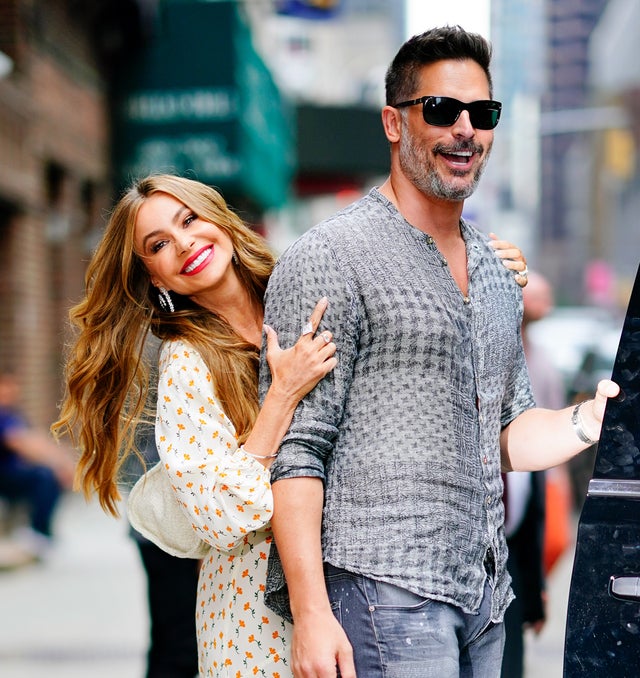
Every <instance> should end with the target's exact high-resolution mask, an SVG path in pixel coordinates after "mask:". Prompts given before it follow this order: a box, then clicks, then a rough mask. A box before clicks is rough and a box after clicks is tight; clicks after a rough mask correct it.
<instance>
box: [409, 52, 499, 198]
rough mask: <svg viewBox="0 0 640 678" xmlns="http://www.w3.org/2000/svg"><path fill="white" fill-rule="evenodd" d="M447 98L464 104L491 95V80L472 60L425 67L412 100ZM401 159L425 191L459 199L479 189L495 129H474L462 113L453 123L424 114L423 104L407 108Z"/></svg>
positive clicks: (467, 114)
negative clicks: (428, 119) (432, 120)
mask: <svg viewBox="0 0 640 678" xmlns="http://www.w3.org/2000/svg"><path fill="white" fill-rule="evenodd" d="M422 96H446V97H452V98H454V99H458V100H459V101H463V102H465V103H468V102H471V101H477V100H480V99H490V98H491V97H490V95H489V83H488V82H487V77H486V75H485V73H484V71H483V70H482V68H481V67H480V66H479V65H478V64H477V63H476V62H475V61H473V60H471V59H465V60H462V61H455V60H446V61H438V62H436V63H434V64H430V65H428V66H424V67H423V69H422V76H421V79H420V86H419V88H418V90H417V91H416V92H415V93H414V95H413V97H412V98H418V97H422ZM403 115H404V116H405V119H404V122H403V123H402V135H401V138H400V147H399V160H400V167H401V169H402V171H403V173H404V174H405V176H406V177H407V178H408V179H409V180H410V181H411V182H412V183H413V184H414V185H415V186H416V188H418V190H420V191H421V192H422V193H423V194H424V195H426V196H430V197H434V198H437V199H440V200H449V201H459V200H464V199H466V198H468V197H469V196H470V195H471V194H472V193H473V192H474V191H475V189H476V186H477V185H478V181H479V180H480V176H481V175H482V171H483V170H484V167H485V165H486V163H487V160H488V158H489V153H490V151H491V146H492V144H493V130H482V129H476V128H474V127H473V125H472V124H471V121H470V119H469V112H468V111H462V112H461V113H460V116H459V117H458V119H457V120H456V121H455V122H454V123H453V124H452V125H451V126H449V127H435V126H433V125H429V124H427V123H426V122H425V121H424V120H423V118H422V106H421V105H417V106H410V107H408V108H407V109H405V113H403Z"/></svg>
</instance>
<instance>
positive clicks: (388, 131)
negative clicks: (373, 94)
mask: <svg viewBox="0 0 640 678" xmlns="http://www.w3.org/2000/svg"><path fill="white" fill-rule="evenodd" d="M400 116H401V113H400V111H399V110H398V109H397V108H394V107H393V106H385V107H384V108H383V109H382V127H383V128H384V133H385V135H386V137H387V139H388V140H389V141H390V142H391V143H395V142H398V141H400V127H401V120H400Z"/></svg>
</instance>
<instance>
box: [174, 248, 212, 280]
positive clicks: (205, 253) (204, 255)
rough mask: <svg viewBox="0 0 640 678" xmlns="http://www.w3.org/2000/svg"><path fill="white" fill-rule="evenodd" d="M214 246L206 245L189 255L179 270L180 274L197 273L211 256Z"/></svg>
mask: <svg viewBox="0 0 640 678" xmlns="http://www.w3.org/2000/svg"><path fill="white" fill-rule="evenodd" d="M213 253H214V246H213V245H207V246H206V247H203V248H202V249H201V250H200V251H199V252H196V254H194V255H193V256H191V257H189V259H187V261H186V262H185V265H184V266H183V267H182V270H181V271H180V273H181V275H195V274H196V273H199V272H200V271H201V270H202V269H203V268H204V267H205V266H206V265H207V264H208V263H209V262H210V261H211V259H212V258H213Z"/></svg>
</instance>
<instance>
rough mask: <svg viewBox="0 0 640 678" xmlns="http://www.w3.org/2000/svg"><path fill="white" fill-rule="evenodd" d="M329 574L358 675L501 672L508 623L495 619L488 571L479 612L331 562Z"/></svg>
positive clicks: (439, 677)
mask: <svg viewBox="0 0 640 678" xmlns="http://www.w3.org/2000/svg"><path fill="white" fill-rule="evenodd" d="M325 579H326V583H327V589H328V592H329V600H330V601H331V606H332V609H333V611H334V614H335V616H336V617H337V619H338V621H339V622H340V624H341V625H342V627H343V628H344V630H345V632H346V634H347V636H348V638H349V641H350V642H351V645H352V647H353V652H354V658H355V665H356V674H357V675H358V677H359V678H471V676H475V677H476V678H478V677H479V676H481V677H482V678H497V677H498V676H500V667H501V663H502V652H503V649H504V625H503V624H494V623H493V622H491V618H490V613H491V589H492V585H493V582H492V579H491V577H490V576H489V575H488V576H487V581H486V583H485V590H484V596H483V599H482V604H481V606H480V610H479V611H478V613H476V614H467V613H465V612H463V611H462V610H461V609H460V608H458V607H455V606H454V605H449V604H448V603H441V602H439V601H436V600H431V599H429V598H422V597H420V596H418V595H416V594H414V593H411V592H410V591H406V590H405V589H402V588H400V587H398V586H393V585H392V584H386V583H384V582H380V581H376V580H374V579H369V578H367V577H363V576H361V575H357V574H353V573H351V572H348V571H346V570H342V569H339V568H336V567H333V566H332V565H325Z"/></svg>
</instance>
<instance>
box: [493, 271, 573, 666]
mask: <svg viewBox="0 0 640 678" xmlns="http://www.w3.org/2000/svg"><path fill="white" fill-rule="evenodd" d="M522 300H523V316H522V343H523V346H524V352H525V357H526V361H527V367H528V370H529V378H530V380H531V388H532V390H533V396H534V398H535V401H536V405H537V406H538V407H545V408H548V409H559V408H561V407H563V406H564V405H565V404H566V403H565V398H564V387H563V383H562V379H561V377H560V374H559V373H558V371H557V370H556V368H555V366H554V365H553V363H552V362H551V360H550V359H549V356H548V355H546V353H545V351H544V350H543V349H542V348H541V347H539V346H537V345H536V344H535V343H533V342H532V341H531V339H530V337H529V326H530V324H531V323H533V322H536V321H538V320H541V319H542V318H544V317H546V316H547V315H548V314H549V313H550V312H551V311H552V310H553V305H554V299H553V289H552V287H551V284H550V283H549V282H548V281H547V280H546V278H544V277H543V276H542V275H541V274H539V273H537V272H535V271H529V274H528V284H527V287H526V289H524V290H523V291H522ZM503 480H504V483H505V492H504V500H505V504H506V506H505V525H504V529H505V536H506V538H507V546H508V549H509V556H508V559H507V570H508V571H509V574H510V575H511V588H512V589H513V592H514V594H515V600H513V601H512V602H511V604H510V605H509V607H508V608H507V611H506V612H505V616H504V625H505V650H504V655H503V658H502V676H503V678H521V677H522V676H523V675H524V666H525V662H524V632H525V630H527V629H531V630H532V631H533V633H535V634H536V635H537V634H539V633H540V632H541V631H542V628H543V626H544V623H545V617H546V611H545V606H546V585H545V572H544V545H545V539H544V537H545V500H546V492H545V482H546V472H545V471H536V472H529V471H519V472H518V471H514V472H511V473H506V474H504V478H503Z"/></svg>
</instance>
